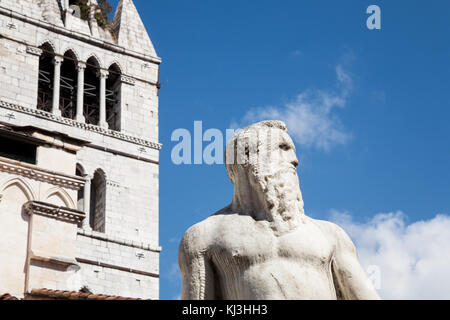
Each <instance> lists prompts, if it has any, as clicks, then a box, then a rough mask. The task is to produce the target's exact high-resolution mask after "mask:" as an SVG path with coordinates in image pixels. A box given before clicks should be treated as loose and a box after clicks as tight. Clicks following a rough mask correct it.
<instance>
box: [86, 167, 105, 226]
mask: <svg viewBox="0 0 450 320" xmlns="http://www.w3.org/2000/svg"><path fill="white" fill-rule="evenodd" d="M105 206H106V177H105V173H104V172H103V170H101V169H98V170H97V171H95V173H94V178H93V179H92V182H91V205H90V216H89V217H90V221H89V223H90V226H91V228H92V230H94V231H97V232H105V209H106V208H105Z"/></svg>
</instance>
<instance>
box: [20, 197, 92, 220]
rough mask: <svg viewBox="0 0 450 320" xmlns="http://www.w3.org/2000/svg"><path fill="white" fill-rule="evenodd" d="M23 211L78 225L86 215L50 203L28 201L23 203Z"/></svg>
mask: <svg viewBox="0 0 450 320" xmlns="http://www.w3.org/2000/svg"><path fill="white" fill-rule="evenodd" d="M24 208H25V211H26V212H27V213H28V214H30V215H31V214H37V215H40V216H45V217H48V218H53V219H57V220H61V221H66V222H70V223H76V224H78V225H80V224H81V223H82V222H83V220H84V218H85V217H86V215H85V214H84V213H83V212H81V211H77V210H73V209H69V208H64V207H58V206H55V205H53V204H50V203H45V202H39V201H30V202H27V203H26V204H25V205H24Z"/></svg>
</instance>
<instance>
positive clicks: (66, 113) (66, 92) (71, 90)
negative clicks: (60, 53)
mask: <svg viewBox="0 0 450 320" xmlns="http://www.w3.org/2000/svg"><path fill="white" fill-rule="evenodd" d="M76 68H77V59H76V56H75V54H74V53H73V52H72V51H71V50H69V51H67V52H66V53H65V54H64V62H63V64H62V66H61V82H60V83H61V84H60V98H59V108H60V110H61V115H62V116H63V117H65V118H69V119H75V115H76V110H77V90H76V85H77V77H78V76H77V69H76Z"/></svg>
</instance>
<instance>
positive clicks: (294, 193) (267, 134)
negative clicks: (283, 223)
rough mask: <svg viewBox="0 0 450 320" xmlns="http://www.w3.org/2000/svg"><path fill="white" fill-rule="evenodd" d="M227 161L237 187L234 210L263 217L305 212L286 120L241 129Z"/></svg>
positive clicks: (271, 218)
mask: <svg viewBox="0 0 450 320" xmlns="http://www.w3.org/2000/svg"><path fill="white" fill-rule="evenodd" d="M225 163H226V168H227V171H228V176H229V178H230V180H231V182H232V183H233V184H234V186H235V194H234V199H233V204H232V206H233V209H234V210H238V211H244V212H247V213H249V214H252V215H255V214H256V215H257V216H258V214H262V213H265V217H261V216H259V218H261V219H267V220H269V221H270V220H274V219H276V217H279V216H281V217H282V219H283V220H286V219H290V217H293V216H295V215H297V214H299V213H300V214H303V213H304V212H303V199H302V194H301V191H300V186H299V178H298V175H297V169H296V167H297V166H298V159H297V156H296V151H295V145H294V142H293V141H292V139H291V137H290V136H289V134H288V131H287V128H286V125H285V124H284V123H283V122H282V121H274V120H271V121H263V122H259V123H256V124H253V125H251V126H248V127H247V128H244V129H242V130H240V131H238V132H237V133H236V134H235V135H234V137H233V138H232V139H231V140H230V141H229V142H228V143H227V147H226V155H225Z"/></svg>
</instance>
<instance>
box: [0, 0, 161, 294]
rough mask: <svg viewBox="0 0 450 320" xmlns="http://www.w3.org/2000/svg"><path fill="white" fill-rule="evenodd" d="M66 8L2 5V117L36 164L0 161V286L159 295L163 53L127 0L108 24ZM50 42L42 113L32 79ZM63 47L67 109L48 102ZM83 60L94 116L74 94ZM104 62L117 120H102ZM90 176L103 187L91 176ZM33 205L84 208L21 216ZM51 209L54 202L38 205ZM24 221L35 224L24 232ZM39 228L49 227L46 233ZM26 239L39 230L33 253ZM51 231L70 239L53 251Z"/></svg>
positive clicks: (42, 3)
mask: <svg viewBox="0 0 450 320" xmlns="http://www.w3.org/2000/svg"><path fill="white" fill-rule="evenodd" d="M92 2H93V3H94V2H95V1H92ZM68 4H70V1H58V0H1V1H0V123H2V124H3V125H5V126H9V125H10V126H12V127H14V129H13V131H15V132H20V134H22V135H24V136H30V134H31V136H33V137H34V139H38V140H39V141H41V142H42V143H43V144H44V145H43V146H38V149H37V159H36V163H34V164H25V163H23V162H21V161H15V160H11V159H8V158H5V157H0V196H1V202H0V219H2V223H1V224H0V234H2V238H4V239H2V240H3V241H6V243H7V244H8V245H7V246H6V247H7V248H6V249H5V246H2V248H3V249H0V294H1V293H3V291H4V292H5V293H11V294H13V295H15V296H17V297H24V296H25V295H26V294H27V293H30V292H31V291H32V290H39V289H43V288H46V289H50V290H67V291H78V290H80V289H81V288H83V287H87V288H88V289H89V290H90V291H91V292H92V293H94V294H105V295H114V296H126V297H131V298H143V299H158V298H159V294H158V292H159V253H160V251H161V248H160V247H159V234H158V224H159V221H158V214H159V212H158V208H159V203H158V200H159V197H158V196H159V151H160V149H161V145H160V144H159V143H158V139H159V138H158V104H159V102H158V91H159V64H160V63H161V59H160V58H159V57H158V56H157V54H156V52H155V49H154V47H153V45H152V43H151V40H150V38H149V37H148V35H147V33H146V31H145V27H144V25H143V23H142V21H141V19H140V17H139V14H138V12H137V10H136V8H135V6H134V4H133V2H132V1H131V0H121V1H120V3H119V7H118V8H117V12H116V16H115V18H114V23H113V26H112V27H111V31H109V30H104V29H102V28H100V27H99V26H98V25H97V24H96V21H95V19H88V20H87V21H86V20H82V19H80V18H78V17H77V16H75V15H74V14H73V9H70V8H67V5H68ZM49 48H50V49H51V52H52V55H53V59H54V60H53V63H54V68H55V69H54V70H55V73H54V74H53V76H54V77H52V80H53V82H52V90H53V101H54V102H55V101H56V108H55V103H53V106H54V108H53V109H52V110H44V109H42V108H40V107H39V99H38V97H39V95H40V92H39V86H38V83H39V81H41V78H40V72H41V68H42V66H41V64H42V56H43V54H45V53H46V52H47V53H48V51H49V50H50V49H49ZM68 52H70V54H71V57H72V60H74V63H76V65H77V66H78V67H77V68H78V69H77V72H78V73H77V74H76V73H75V74H76V75H77V76H75V78H74V79H78V85H76V83H77V82H76V81H74V82H75V85H74V86H73V88H74V90H75V91H76V93H77V94H78V96H77V97H78V99H77V100H76V102H77V103H76V104H77V110H76V116H75V110H72V111H73V114H74V116H73V117H68V116H65V115H64V113H61V110H62V106H58V101H60V100H59V99H58V98H59V94H60V92H61V93H62V89H60V91H58V88H59V85H60V84H61V85H63V81H64V79H63V77H62V76H61V78H59V77H58V75H59V73H58V72H59V69H58V68H59V67H58V61H60V62H59V63H62V61H66V60H67V59H68V54H67V53H68ZM90 61H96V63H97V65H96V71H97V73H98V77H99V78H98V81H99V86H98V87H97V95H98V100H99V106H98V107H99V110H100V111H99V112H100V114H99V115H97V117H99V118H100V121H99V122H98V123H92V122H91V123H89V121H88V120H87V114H86V109H83V104H82V102H80V101H82V100H83V99H80V97H83V96H84V97H86V91H87V85H83V82H82V80H80V79H83V78H82V77H81V76H82V75H83V72H84V70H85V68H86V65H87V67H88V68H90V67H93V66H92V63H90ZM113 65H114V68H115V69H114V70H115V71H114V73H116V74H119V77H118V79H119V80H118V82H117V83H116V87H115V89H114V90H116V91H115V94H116V95H117V99H116V100H115V108H117V112H115V116H116V123H117V127H115V128H112V127H111V124H108V123H106V117H105V108H107V106H106V107H105V99H107V97H108V91H106V93H105V85H106V86H108V81H109V80H108V79H110V78H108V77H109V76H110V75H111V74H112V72H111V70H112V69H111V66H113ZM52 68H53V67H52ZM57 70H58V72H57ZM101 74H103V75H104V76H103V77H104V79H105V80H102V76H101ZM80 81H81V82H80ZM102 81H103V82H102ZM80 84H81V85H80ZM102 86H103V87H102ZM55 87H56V89H55ZM117 88H119V89H117ZM106 89H108V88H106ZM83 90H84V91H83ZM56 94H57V95H56ZM105 96H106V98H105ZM55 97H57V98H55ZM74 101H75V100H74ZM72 102H73V101H72ZM102 104H103V105H102ZM60 108H61V110H60ZM73 108H74V109H75V103H74V106H73ZM83 110H84V113H83ZM96 110H97V109H96ZM107 112H108V109H106V113H107ZM85 116H86V117H85ZM27 127H32V128H34V129H32V130H31V129H27V130H25V129H24V128H27ZM30 130H31V131H30ZM22 139H26V138H22ZM72 140H73V141H72ZM58 141H59V142H60V143H58ZM64 141H66V142H64ZM67 141H69V142H67ZM72 144H73V145H74V146H73V147H72V148H71V147H70V146H71V145H72ZM0 151H1V147H0ZM44 151H45V152H44ZM11 167H15V168H16V169H15V170H13V169H11ZM27 170H28V171H27ZM19 171H20V172H25V171H26V172H29V173H28V174H26V175H25V174H19V173H18V172H19ZM36 172H38V173H42V174H41V176H45V175H47V176H48V178H45V179H43V178H40V177H39V175H36V174H35V173H36ZM63 178H64V179H63ZM99 179H100V180H101V181H102V182H101V183H97V182H96V181H97V180H99ZM60 181H65V182H64V183H63V182H60ZM94 184H95V197H93V194H94V193H93V192H92V189H94ZM94 198H95V201H92V199H94ZM33 201H34V202H39V203H43V204H50V205H53V206H55V207H56V208H63V209H64V210H69V209H70V210H75V211H76V212H78V214H80V213H81V214H84V216H83V217H82V218H80V221H79V222H73V221H72V222H70V221H60V220H58V219H56V218H55V216H52V215H42V214H40V212H39V210H37V209H36V208H38V207H36V206H35V207H33V208H35V209H32V210H31V209H30V210H31V214H27V213H26V204H28V203H30V202H33ZM92 208H94V209H92ZM36 210H37V211H38V212H37V213H34V212H35V211H36ZM52 210H56V209H46V211H52ZM56 211H57V210H56ZM56 211H55V212H56ZM23 212H25V213H23ZM2 216H3V217H2ZM94 216H95V217H94ZM5 219H6V222H5ZM30 219H34V220H33V221H34V222H33V228H35V229H30V227H29V226H30ZM4 229H5V230H4ZM93 229H94V230H93ZM6 230H8V232H6ZM39 230H40V231H39ZM42 230H47V231H48V232H51V235H52V236H51V237H52V239H53V241H49V239H46V236H44V235H45V231H42ZM4 231H5V232H4ZM34 232H35V233H36V236H35V235H34V234H35V233H34ZM3 234H4V235H3ZM30 234H31V235H30ZM29 238H33V239H41V238H42V239H41V240H42V241H41V240H36V241H37V243H39V241H41V244H39V246H40V250H37V249H33V248H34V247H33V245H34V244H36V243H34V244H31V245H30V243H28V239H29ZM58 239H59V241H63V242H65V243H66V242H67V243H68V245H67V246H63V247H62V248H61V249H60V250H59V249H58V250H59V251H58V250H57V249H55V248H53V247H54V246H55V245H56V243H55V241H58ZM71 241H73V246H72V244H70V243H71ZM3 243H5V242H3ZM54 250H56V251H54ZM35 251H36V252H35ZM38 251H39V252H41V253H37V252H38ZM18 252H19V253H20V254H18ZM30 252H32V253H33V254H34V255H35V256H36V257H33V256H31V257H30ZM55 256H56V257H59V258H58V259H54V257H55ZM61 257H63V259H61ZM71 259H73V261H72V260H71ZM24 264H26V266H27V268H25V272H24ZM5 279H9V280H8V281H6V280H5ZM24 288H25V290H24Z"/></svg>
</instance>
